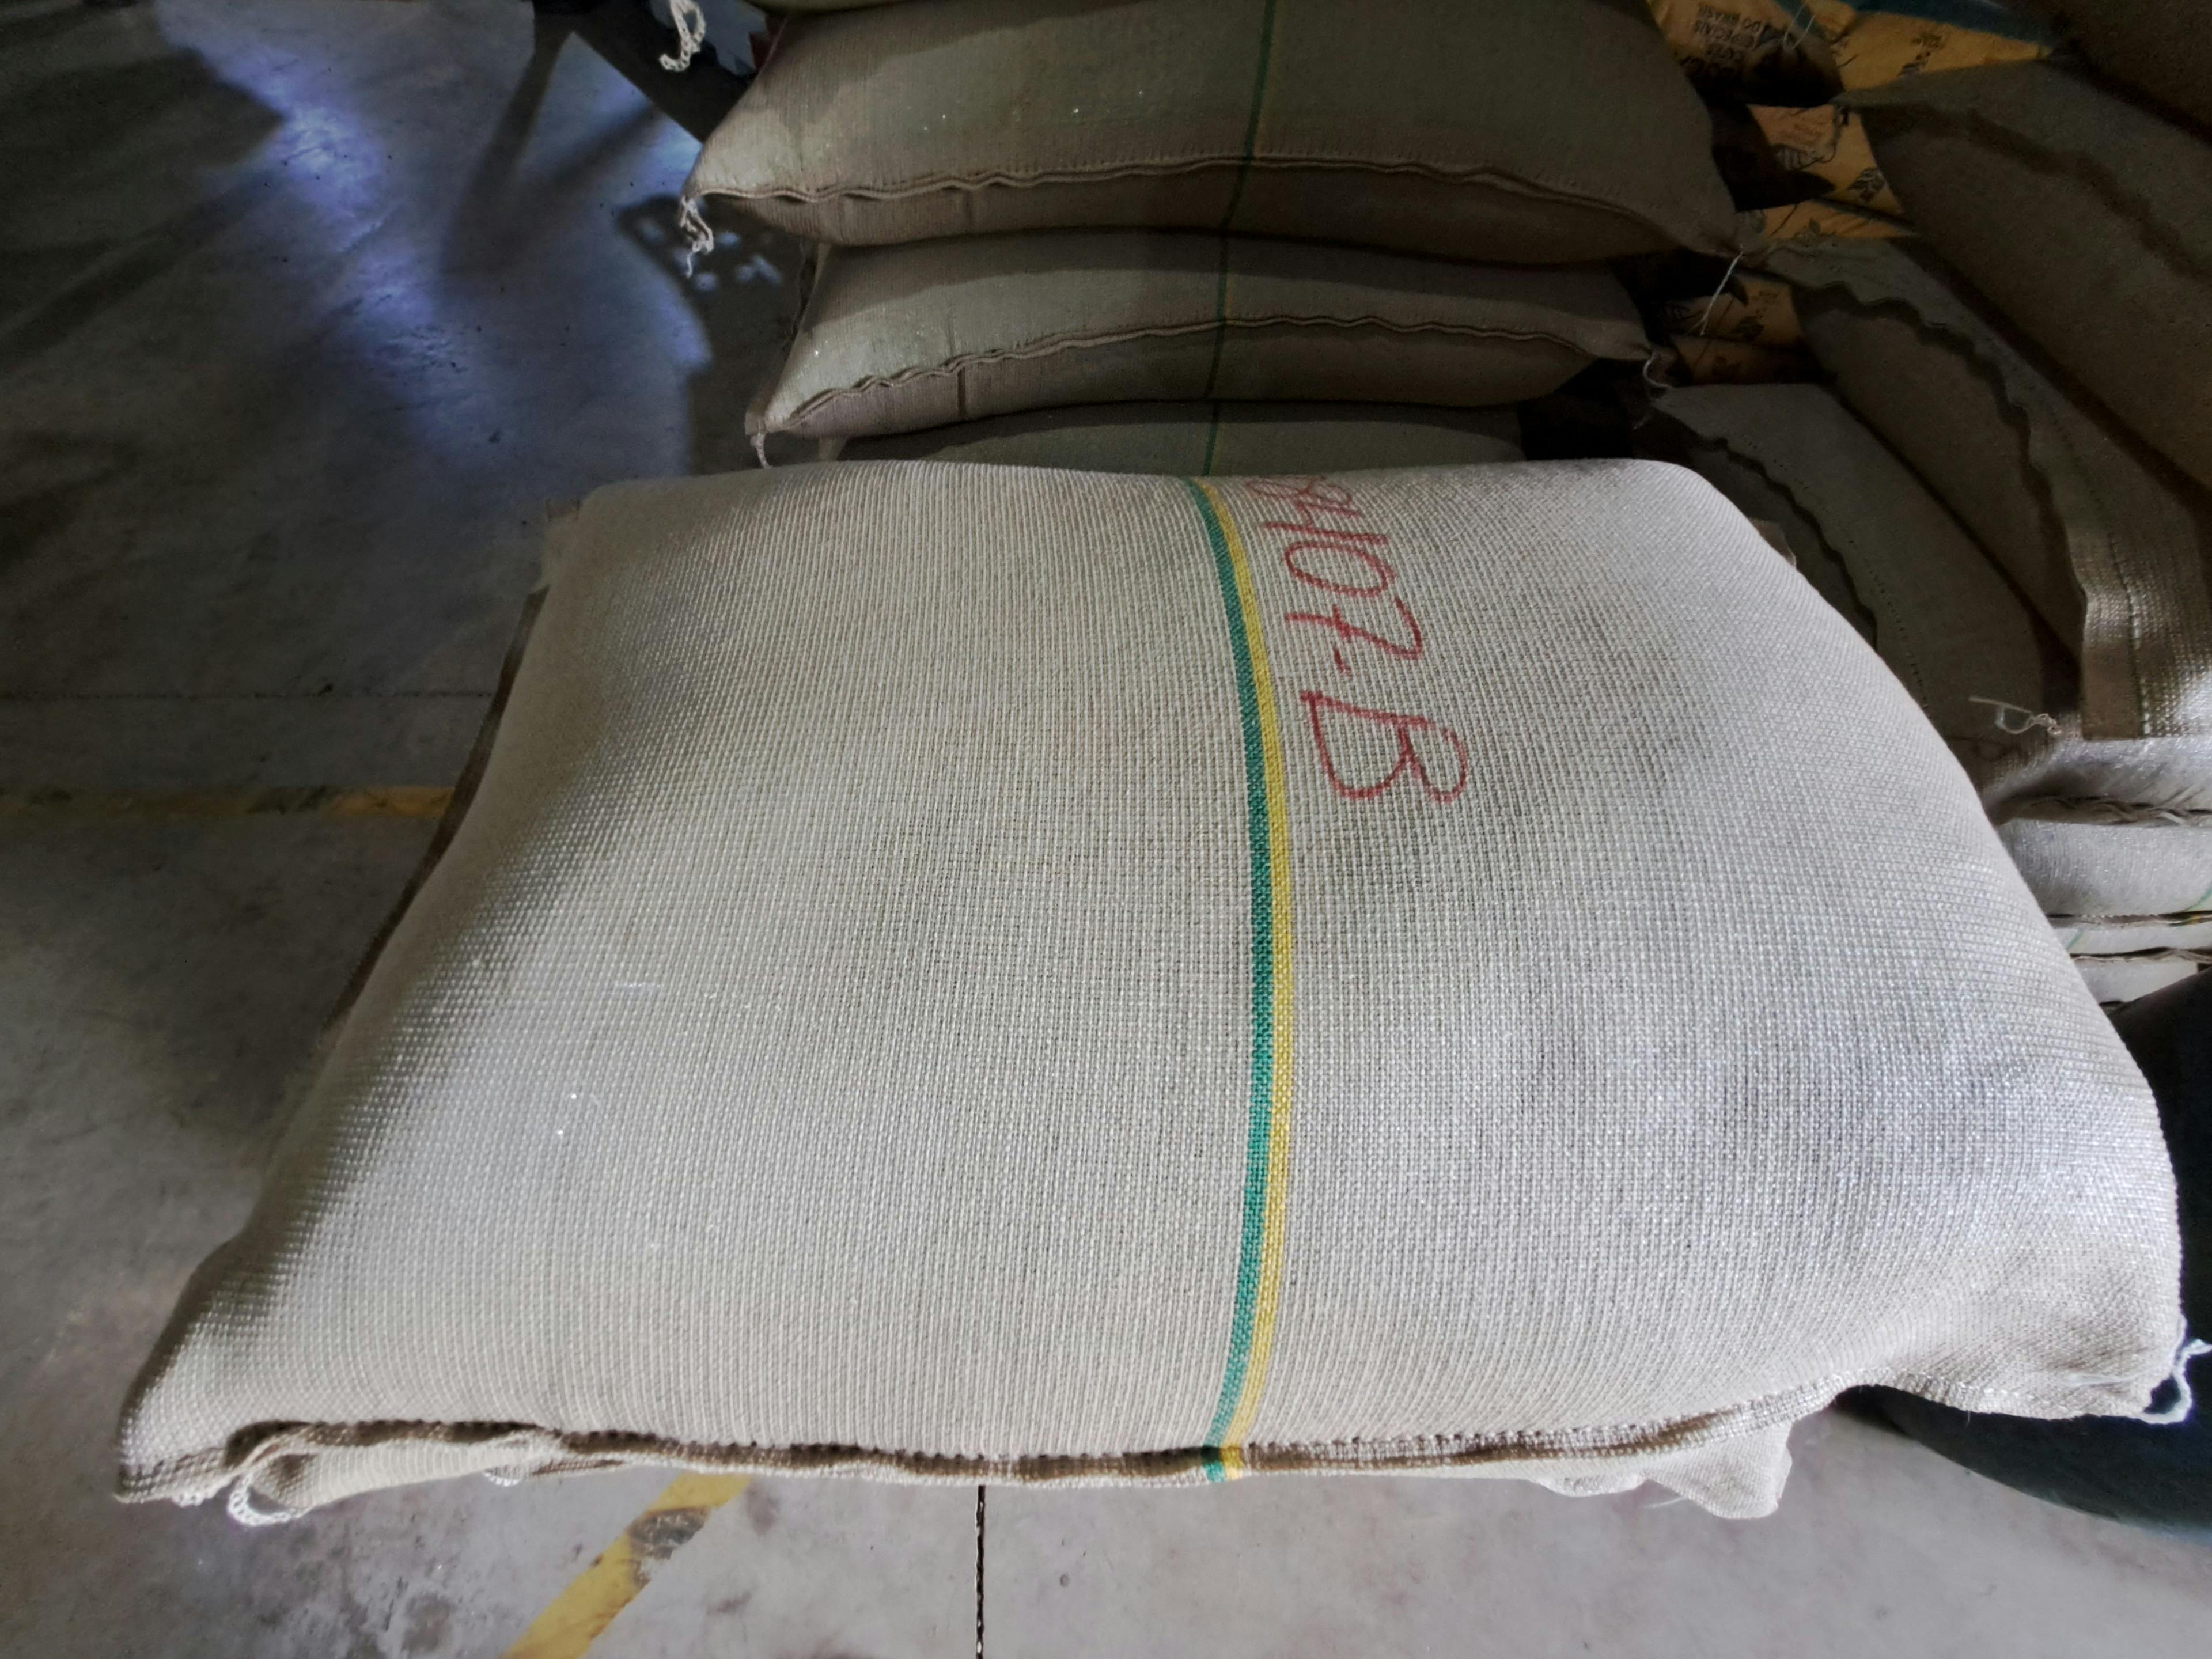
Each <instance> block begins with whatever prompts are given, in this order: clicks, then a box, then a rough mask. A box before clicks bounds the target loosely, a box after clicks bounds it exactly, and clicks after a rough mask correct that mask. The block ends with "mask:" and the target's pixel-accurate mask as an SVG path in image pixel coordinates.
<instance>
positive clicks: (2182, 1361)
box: [2142, 1340, 2212, 1424]
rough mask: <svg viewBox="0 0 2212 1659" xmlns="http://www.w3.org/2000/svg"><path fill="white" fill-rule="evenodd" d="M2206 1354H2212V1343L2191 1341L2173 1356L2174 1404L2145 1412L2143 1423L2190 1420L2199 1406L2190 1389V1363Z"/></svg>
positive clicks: (2185, 1343)
mask: <svg viewBox="0 0 2212 1659" xmlns="http://www.w3.org/2000/svg"><path fill="white" fill-rule="evenodd" d="M2206 1353H2212V1342H2198V1341H2195V1340H2190V1341H2185V1342H2184V1343H2183V1344H2182V1345H2181V1350H2180V1352H2178V1353H2176V1354H2175V1355H2174V1356H2173V1374H2172V1377H2171V1378H2170V1379H2169V1380H2170V1381H2171V1382H2172V1383H2173V1389H2174V1393H2173V1403H2172V1405H2171V1406H2168V1407H2165V1408H2164V1409H2162V1410H2160V1411H2154V1412H2145V1413H2143V1414H2142V1421H2143V1422H2146V1423H2159V1424H2166V1423H2185V1422H2187V1421H2188V1420H2189V1413H2191V1411H2193V1410H2194V1409H2195V1408H2196V1406H2197V1396H2196V1395H2195V1394H2193V1393H2192V1392H2191V1389H2190V1387H2189V1365H2190V1362H2191V1360H2193V1359H2195V1358H2197V1355H2199V1354H2206Z"/></svg>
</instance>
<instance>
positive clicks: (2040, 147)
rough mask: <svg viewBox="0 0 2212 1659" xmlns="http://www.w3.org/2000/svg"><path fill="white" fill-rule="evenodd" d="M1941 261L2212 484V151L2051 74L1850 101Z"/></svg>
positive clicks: (1934, 78)
mask: <svg viewBox="0 0 2212 1659" xmlns="http://www.w3.org/2000/svg"><path fill="white" fill-rule="evenodd" d="M1851 103H1852V106H1853V107H1854V108H1856V109H1857V110H1858V111H1859V112H1861V113H1862V114H1863V116H1864V117H1865V119H1866V124H1867V127H1868V130H1869V131H1870V132H1871V133H1872V135H1873V137H1874V147H1875V155H1876V157H1877V158H1878V159H1879V160H1880V161H1881V168H1882V172H1883V173H1884V174H1885V175H1886V176H1887V178H1888V179H1889V182H1890V184H1891V185H1892V187H1893V188H1894V189H1895V190H1896V191H1897V193H1898V195H1899V197H1902V198H1903V200H1904V203H1905V212H1906V213H1907V214H1908V215H1910V216H1911V220H1912V222H1913V224H1914V226H1915V228H1917V230H1918V231H1919V232H1920V234H1922V235H1923V236H1924V237H1926V238H1927V240H1928V241H1929V245H1930V246H1932V247H1934V248H1935V250H1936V252H1938V253H1939V254H1941V255H1942V258H1943V259H1944V261H1945V262H1946V263H1947V264H1949V265H1951V266H1952V267H1954V269H1955V270H1958V271H1959V272H1960V275H1962V276H1965V277H1966V280H1967V281H1968V282H1970V283H1972V284H1973V286H1974V287H1975V288H1976V289H1978V290H1980V292H1981V293H1983V294H1984V295H1987V296H1988V297H1989V299H1990V300H1991V301H1994V302H1995V304H1996V307H1997V308H1998V309H1999V310H2000V311H2002V312H2003V313H2004V314H2005V315H2006V316H2008V318H2010V319H2012V320H2013V321H2014V322H2015V323H2016V324H2017V325H2019V326H2020V328H2021V331H2022V332H2024V333H2025V334H2027V336H2028V337H2029V338H2031V339H2033V341H2034V342H2035V343H2036V344H2037V345H2039V346H2040V347H2041V348H2042V349H2044V350H2045V351H2046V352H2048V353H2049V354H2050V355H2051V357H2052V359H2053V360H2055V361H2056V362H2057V363H2058V364H2059V365H2060V366H2061V367H2063V368H2065V369H2066V370H2067V371H2068V372H2069V374H2072V375H2073V376H2074V377H2075V379H2076V380H2079V381H2080V382H2081V384H2082V385H2083V386H2086V387H2087V389H2088V390H2089V391H2090V392H2091V393H2093V395H2094V396H2095V397H2096V398H2098V400H2099V401H2100V402H2101V403H2103V404H2105V405H2106V407H2107V408H2108V409H2110V410H2112V412H2113V413H2114V414H2116V415H2118V416H2119V417H2120V418H2121V419H2122V420H2123V421H2124V422H2126V423H2127V424H2128V425H2129V426H2130V427H2131V428H2134V429H2135V431H2136V433H2138V434H2139V435H2141V436H2142V437H2143V438H2144V439H2145V440H2146V441H2148V442H2149V444H2150V445H2151V446H2152V447H2154V448H2155V449H2158V450H2160V451H2161V452H2163V453H2165V454H2166V456H2167V457H2168V458H2169V459H2172V461H2173V462H2174V463H2175V464H2176V465H2179V467H2180V468H2181V469H2182V471H2185V472H2187V473H2188V474H2189V475H2190V476H2191V477H2194V478H2195V479H2196V480H2197V482H2198V483H2208V484H2212V144H2208V143H2206V142H2205V141H2204V140H2203V138H2201V137H2197V135H2196V134H2195V133H2193V132H2191V131H2185V130H2184V129H2183V128H2181V127H2178V126H2176V125H2173V124H2172V123H2171V122H2169V121H2165V120H2162V119H2160V118H2159V117H2157V116H2155V115H2153V114H2151V113H2149V112H2148V111H2145V110H2143V109H2141V108H2139V107H2137V106H2135V105H2133V104H2130V103H2129V102H2127V101H2126V100H2124V99H2121V98H2118V97H2117V96H2115V95H2114V94H2112V93H2109V92H2106V90H2104V89H2103V88H2100V87H2098V86H2096V85H2094V84H2093V83H2092V82H2088V81H2086V80H2084V79H2082V78H2081V77H2080V76H2074V75H2069V74H2068V73H2066V72H2065V71H2064V70H2059V69H2055V68H2053V67H2051V65H2049V64H2003V65H2001V66H1998V67H1996V68H1991V69H1978V70H1960V71H1959V72H1957V73H1955V74H1944V75H1918V76H1910V77H1908V78H1906V79H1905V80H1901V81H1897V82H1892V83H1890V84H1889V85H1887V86H1884V87H1880V88H1875V89H1873V90H1871V91H1868V92H1863V93H1858V94H1854V95H1853V97H1852V100H1851Z"/></svg>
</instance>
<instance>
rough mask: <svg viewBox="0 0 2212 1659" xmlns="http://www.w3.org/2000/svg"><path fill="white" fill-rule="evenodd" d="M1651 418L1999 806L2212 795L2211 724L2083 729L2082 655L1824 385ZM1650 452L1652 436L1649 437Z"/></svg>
mask: <svg viewBox="0 0 2212 1659" xmlns="http://www.w3.org/2000/svg"><path fill="white" fill-rule="evenodd" d="M1657 407H1658V412H1659V416H1660V417H1661V418H1660V419H1659V420H1657V421H1656V422H1654V423H1653V425H1652V427H1651V428H1650V429H1649V437H1650V441H1653V442H1654V443H1655V444H1656V443H1658V442H1660V441H1662V440H1663V439H1664V438H1665V437H1666V436H1667V435H1668V429H1669V428H1680V430H1681V431H1682V432H1684V433H1686V434H1687V435H1689V437H1690V439H1691V442H1690V446H1689V448H1688V450H1687V453H1685V454H1684V455H1683V457H1682V459H1685V460H1686V461H1687V462H1688V464H1689V465H1692V466H1694V467H1695V468H1696V469H1697V470H1698V471H1699V472H1700V473H1701V474H1703V475H1704V476H1705V477H1706V478H1707V479H1708V480H1709V481H1710V482H1711V483H1714V484H1715V485H1716V486H1717V488H1719V489H1721V490H1722V491H1723V494H1725V495H1728V496H1729V499H1730V500H1731V501H1735V504H1736V505H1737V506H1738V507H1741V509H1742V510H1743V511H1744V512H1745V513H1747V514H1749V515H1750V516H1752V517H1753V518H1756V519H1762V520H1769V521H1771V522H1772V523H1774V524H1776V525H1778V526H1780V527H1781V528H1782V530H1783V531H1784V534H1785V535H1786V536H1787V538H1789V541H1790V550H1791V552H1792V554H1793V555H1795V556H1796V562H1797V564H1798V567H1799V568H1800V570H1801V571H1802V574H1804V575H1805V577H1806V578H1807V580H1809V581H1811V582H1812V584H1813V585H1814V586H1815V587H1816V588H1817V589H1819V590H1820V593H1821V594H1822V596H1823V597H1824V598H1826V599H1827V600H1828V601H1829V602H1830V603H1831V604H1832V605H1835V606H1836V607H1837V609H1838V610H1839V611H1842V612H1843V613H1844V615H1845V616H1846V617H1849V618H1850V620H1851V621H1852V622H1853V623H1854V624H1855V625H1856V626H1857V628H1858V629H1860V631H1861V632H1862V633H1863V634H1864V635H1866V636H1867V638H1869V640H1870V641H1872V642H1873V643H1874V646H1875V649H1876V650H1878V651H1879V652H1880V653H1881V656H1882V659H1883V661H1885V662H1887V664H1888V665H1890V667H1891V669H1892V670H1893V671H1895V673H1896V674H1897V676H1898V678H1899V679H1901V680H1902V681H1904V683H1905V685H1906V687H1907V688H1908V689H1909V690H1911V693H1912V696H1913V697H1914V698H1915V700H1916V701H1917V702H1918V703H1919V704H1920V706H1921V708H1923V710H1924V711H1925V712H1926V714H1927V715H1928V717H1929V720H1932V721H1933V722H1934V723H1935V726H1936V730H1938V731H1939V732H1942V734H1943V736H1944V737H1945V738H1947V739H1948V741H1949V742H1950V744H1951V746H1952V749H1953V751H1954V753H1955V754H1956V755H1957V756H1958V757H1959V759H1960V763H1962V764H1964V765H1965V767H1966V769H1967V771H1968V773H1969V774H1970V775H1972V778H1973V779H1974V781H1975V783H1976V785H1977V786H1978V787H1979V788H1980V789H1981V791H1982V794H1983V799H1984V802H1985V804H1986V805H1988V806H1989V807H1990V810H1991V811H1993V812H2002V811H2006V810H2008V808H2009V806H2010V805H2012V804H2013V803H2015V802H2017V801H2021V800H2025V799H2039V798H2042V797H2045V796H2051V795H2065V796H2079V797H2092V798H2096V799H2105V800H2108V801H2112V802H2115V803H2120V804H2124V805H2132V806H2149V807H2160V808H2173V809H2180V810H2201V809H2203V808H2206V807H2212V738H2204V737H2194V736H2189V737H2177V738H2133V739H2126V740H2119V739H2094V738H2085V737H2084V736H2083V735H2082V727H2081V714H2080V695H2079V687H2078V682H2077V678H2076V674H2075V667H2074V664H2073V661H2072V659H2071V657H2070V656H2069V653H2068V652H2067V651H2066V649H2065V648H2064V647H2063V645H2062V644H2061V643H2060V642H2059V641H2058V640H2057V637H2056V636H2055V635H2053V634H2052V633H2051V630H2050V629H2048V628H2046V627H2045V626H2044V625H2043V623H2042V622H2041V621H2040V619H2039V618H2038V617H2037V616H2036V615H2035V613H2034V611H2033V610H2032V609H2031V608H2030V607H2029V605H2027V601H2026V600H2025V599H2022V598H2021V594H2020V593H2019V592H2018V591H2017V590H2016V589H2015V587H2014V586H2012V585H2011V584H2010V583H2009V582H2008V581H2007V580H2005V578H2004V575H2003V574H2002V572H2001V571H2000V570H1999V569H1998V568H1997V567H1996V564H1995V563H1994V562H1992V561H1991V560H1990V557H1989V556H1988V555H1987V554H1986V553H1984V551H1983V550H1982V549H1981V548H1980V547H1978V545H1976V544H1975V542H1974V540H1973V538H1972V537H1971V536H1969V535H1968V534H1967V533H1966V531H1965V529H1964V528H1963V527H1961V526H1960V523H1959V521H1958V520H1956V519H1955V518H1954V517H1953V516H1952V514H1951V513H1949V511H1948V509H1946V508H1945V507H1944V506H1943V504H1942V502H1941V501H1937V500H1936V498H1935V496H1934V495H1931V494H1929V491H1928V489H1927V487H1926V486H1925V485H1924V484H1923V483H1921V481H1920V480H1919V479H1918V478H1917V477H1915V476H1914V474H1913V472H1912V471H1911V468H1909V467H1907V466H1906V465H1905V464H1904V462H1903V461H1901V460H1899V459H1898V457H1897V456H1896V455H1895V454H1894V453H1892V452H1891V451H1890V450H1889V449H1888V448H1887V447H1885V446H1884V445H1883V443H1882V442H1881V440H1880V439H1879V438H1877V437H1875V435H1874V434H1873V433H1871V432H1869V430H1868V429H1867V428H1865V427H1864V426H1863V424H1861V423H1860V422H1859V421H1858V420H1857V418H1856V417H1855V416H1853V415H1852V414H1851V413H1850V410H1847V409H1845V408H1844V405H1843V404H1841V403H1840V402H1838V400H1837V398H1836V397H1835V395H1834V394H1833V393H1832V392H1827V391H1826V390H1824V389H1822V388H1820V387H1818V386H1696V387H1690V388H1686V389H1684V390H1680V391H1676V392H1668V393H1667V394H1666V396H1665V397H1663V398H1661V399H1660V401H1659V403H1658V405H1657ZM1655 453H1657V452H1656V450H1655Z"/></svg>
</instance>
